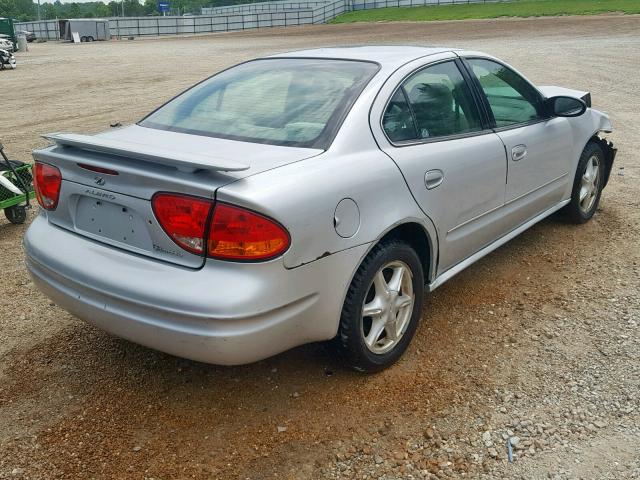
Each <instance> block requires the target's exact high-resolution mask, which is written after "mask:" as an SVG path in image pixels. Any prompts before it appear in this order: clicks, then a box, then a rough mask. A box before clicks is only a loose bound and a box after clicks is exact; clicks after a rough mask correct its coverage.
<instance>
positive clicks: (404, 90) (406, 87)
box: [383, 62, 482, 141]
mask: <svg viewBox="0 0 640 480" xmlns="http://www.w3.org/2000/svg"><path fill="white" fill-rule="evenodd" d="M406 112H409V113H410V115H408V114H407V113H406ZM383 127H384V129H385V132H386V133H387V135H388V137H389V139H390V140H391V141H399V140H409V139H413V140H415V139H418V140H426V139H431V138H437V137H446V136H451V135H459V134H465V133H470V132H476V131H479V130H481V129H482V125H481V122H480V115H479V114H478V110H477V108H476V104H475V103H474V101H473V97H472V96H471V91H470V89H469V86H468V85H467V83H466V82H465V80H464V77H463V76H462V74H461V73H460V70H458V67H457V66H456V64H455V63H454V62H444V63H438V64H436V65H433V66H430V67H427V68H424V69H422V70H420V71H419V72H417V73H415V74H414V75H412V76H411V77H409V78H408V79H407V80H406V81H405V82H404V83H403V84H402V85H401V86H400V88H399V89H398V90H397V91H396V93H395V94H394V96H393V97H392V99H391V101H390V102H389V105H388V107H387V110H386V112H385V114H384V117H383ZM407 137H411V138H407Z"/></svg>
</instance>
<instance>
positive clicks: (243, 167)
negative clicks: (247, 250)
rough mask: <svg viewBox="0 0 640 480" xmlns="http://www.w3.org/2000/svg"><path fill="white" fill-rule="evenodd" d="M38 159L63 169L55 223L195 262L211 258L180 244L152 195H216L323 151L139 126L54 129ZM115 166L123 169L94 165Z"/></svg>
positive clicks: (177, 261) (51, 219)
mask: <svg viewBox="0 0 640 480" xmlns="http://www.w3.org/2000/svg"><path fill="white" fill-rule="evenodd" d="M46 138H49V139H51V140H52V141H54V142H56V144H55V145H53V146H50V147H47V148H44V149H41V150H36V151H34V152H33V157H34V159H35V160H36V161H40V162H44V163H49V164H51V165H55V166H56V167H58V168H59V169H60V172H61V174H62V187H61V190H60V199H59V202H58V207H57V208H56V210H53V211H48V212H47V217H48V220H49V222H51V223H52V224H54V225H56V226H58V227H61V228H65V229H67V230H71V231H74V232H75V233H77V234H79V235H83V236H85V237H88V238H90V239H92V240H94V241H97V242H100V243H106V244H109V245H112V246H114V247H117V248H121V249H124V250H127V251H130V252H132V253H136V254H140V255H145V256H149V257H152V258H156V259H159V260H163V261H167V262H171V263H175V264H178V265H182V266H185V267H190V268H198V267H200V266H202V264H203V262H204V258H203V257H201V256H198V255H195V254H192V253H190V252H187V251H186V250H183V249H182V248H180V247H179V246H178V245H176V244H175V243H174V242H173V240H171V238H169V236H168V235H167V234H166V233H165V232H164V230H163V229H162V227H161V226H160V225H159V224H158V222H157V220H156V218H155V215H154V213H153V209H152V205H151V198H152V197H153V195H154V194H155V193H157V192H161V191H162V192H175V193H183V194H186V195H193V196H198V197H204V198H210V199H212V200H213V199H214V198H215V192H216V190H217V189H218V188H220V187H222V186H224V185H227V184H229V183H232V182H235V181H238V180H241V179H242V178H244V177H246V176H249V175H255V174H257V173H260V172H262V171H265V170H269V169H272V168H277V167H279V166H282V165H286V164H288V163H292V162H296V161H300V160H303V159H305V158H309V157H312V156H315V155H318V154H319V153H321V152H322V151H321V150H317V149H308V148H294V147H283V146H275V145H263V144H254V143H246V142H237V141H233V140H225V139H218V138H210V137H201V136H195V135H188V134H183V133H175V132H167V131H160V130H154V129H150V128H144V127H140V126H137V125H133V126H130V127H126V128H122V129H117V130H111V131H108V132H105V133H103V134H99V135H95V136H85V135H73V134H51V135H48V136H46ZM87 167H89V168H94V167H98V169H108V170H112V171H114V172H117V175H113V174H108V173H103V172H100V171H94V170H90V169H88V168H87Z"/></svg>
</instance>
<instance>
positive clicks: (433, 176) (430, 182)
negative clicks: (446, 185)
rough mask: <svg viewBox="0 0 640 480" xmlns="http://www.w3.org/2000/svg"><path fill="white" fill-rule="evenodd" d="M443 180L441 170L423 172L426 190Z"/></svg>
mask: <svg viewBox="0 0 640 480" xmlns="http://www.w3.org/2000/svg"><path fill="white" fill-rule="evenodd" d="M443 180H444V173H443V172H442V170H437V169H436V170H429V171H428V172H427V173H425V174H424V186H425V187H427V190H431V189H432V188H436V187H437V186H439V185H440V184H441V183H442V181H443Z"/></svg>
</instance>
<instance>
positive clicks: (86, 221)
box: [75, 196, 153, 250]
mask: <svg viewBox="0 0 640 480" xmlns="http://www.w3.org/2000/svg"><path fill="white" fill-rule="evenodd" d="M75 223H76V229H77V230H82V231H84V232H86V233H89V234H91V235H94V236H97V237H101V238H105V239H109V240H111V241H113V242H117V243H121V244H123V245H127V246H129V247H134V248H139V249H142V250H152V246H153V242H152V241H151V237H150V235H149V231H148V228H147V225H146V221H145V219H144V218H142V216H141V215H140V214H139V213H138V212H137V211H136V210H135V209H134V208H131V207H129V206H125V205H121V204H118V203H115V202H110V201H107V200H104V199H97V198H92V197H87V196H81V197H80V198H79V199H78V203H77V206H76V222H75Z"/></svg>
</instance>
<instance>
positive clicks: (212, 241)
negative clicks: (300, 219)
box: [152, 193, 289, 261]
mask: <svg viewBox="0 0 640 480" xmlns="http://www.w3.org/2000/svg"><path fill="white" fill-rule="evenodd" d="M152 206H153V212H154V213H155V215H156V218H157V219H158V222H159V223H160V225H161V226H162V228H163V229H164V231H165V232H166V233H167V235H169V237H171V239H172V240H173V241H174V242H176V244H178V245H179V246H180V247H182V248H184V249H185V250H187V251H189V252H191V253H195V254H196V255H203V254H204V250H205V237H206V238H207V241H206V250H207V256H209V257H211V258H216V259H220V260H240V261H242V260H245V261H260V260H269V259H271V258H274V257H277V256H278V255H281V254H282V253H284V251H285V250H286V249H287V248H289V233H288V232H287V231H286V230H285V228H284V227H283V226H282V225H280V224H279V223H277V222H275V221H274V220H271V219H269V218H267V217H265V216H263V215H260V214H258V213H255V212H252V211H250V210H247V209H244V208H241V207H236V206H233V205H229V204H226V203H216V204H215V207H214V203H213V202H212V201H210V200H207V199H204V198H198V197H190V196H188V195H180V194H173V193H157V194H156V195H154V197H153V199H152ZM211 208H213V214H212V215H210V213H211ZM210 217H211V219H210V221H209V223H207V222H208V220H209V218H210Z"/></svg>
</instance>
